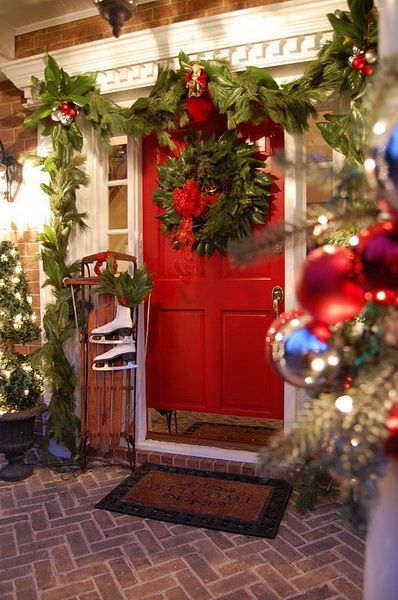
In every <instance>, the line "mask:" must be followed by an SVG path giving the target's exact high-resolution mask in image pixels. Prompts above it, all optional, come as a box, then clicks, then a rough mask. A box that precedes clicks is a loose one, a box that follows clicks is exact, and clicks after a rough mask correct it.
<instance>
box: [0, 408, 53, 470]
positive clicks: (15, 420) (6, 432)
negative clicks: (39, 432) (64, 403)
mask: <svg viewBox="0 0 398 600" xmlns="http://www.w3.org/2000/svg"><path fill="white" fill-rule="evenodd" d="M45 410H48V409H47V406H46V405H45V404H41V405H40V406H37V407H35V408H31V409H29V410H23V411H21V412H17V413H11V414H5V415H2V416H1V417H0V452H2V453H3V454H5V456H6V459H7V461H8V464H7V465H6V466H5V467H3V468H2V469H1V470H0V479H3V480H4V481H21V480H22V479H26V478H27V477H30V475H32V473H33V469H32V467H30V466H29V465H26V464H25V463H24V456H25V452H27V451H28V450H29V449H30V448H31V447H32V446H33V441H34V428H35V420H36V417H37V415H38V414H40V413H41V412H43V411H45Z"/></svg>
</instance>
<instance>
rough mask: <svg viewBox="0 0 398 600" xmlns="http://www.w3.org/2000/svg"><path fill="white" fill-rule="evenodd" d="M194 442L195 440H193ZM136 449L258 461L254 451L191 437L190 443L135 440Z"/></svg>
mask: <svg viewBox="0 0 398 600" xmlns="http://www.w3.org/2000/svg"><path fill="white" fill-rule="evenodd" d="M176 439H177V438H176ZM195 442H196V440H195ZM136 449H137V450H145V451H150V452H161V453H164V454H176V455H180V456H187V457H193V458H213V459H220V460H226V461H231V462H240V463H242V462H244V463H249V464H253V465H254V464H256V463H258V455H257V452H258V451H257V450H256V451H248V450H243V449H241V450H236V449H233V448H220V447H217V446H215V445H214V443H213V445H210V446H208V445H201V444H196V443H195V444H193V443H192V438H191V440H190V443H188V442H186V443H181V440H180V439H178V441H173V442H171V441H165V440H164V438H163V439H162V440H158V439H146V440H143V441H142V442H137V444H136Z"/></svg>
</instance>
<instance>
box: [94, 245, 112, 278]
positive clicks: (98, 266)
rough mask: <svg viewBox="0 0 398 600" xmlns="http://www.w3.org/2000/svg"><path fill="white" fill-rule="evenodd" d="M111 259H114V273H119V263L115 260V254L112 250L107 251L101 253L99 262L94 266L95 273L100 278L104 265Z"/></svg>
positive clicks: (98, 258) (98, 255)
mask: <svg viewBox="0 0 398 600" xmlns="http://www.w3.org/2000/svg"><path fill="white" fill-rule="evenodd" d="M110 258H112V259H113V271H114V273H116V272H117V262H116V260H115V258H114V253H113V252H112V250H107V251H106V252H99V253H98V254H97V262H96V263H95V265H94V273H95V274H96V275H98V277H99V276H100V275H101V267H102V265H103V264H104V262H107V261H108V259H110Z"/></svg>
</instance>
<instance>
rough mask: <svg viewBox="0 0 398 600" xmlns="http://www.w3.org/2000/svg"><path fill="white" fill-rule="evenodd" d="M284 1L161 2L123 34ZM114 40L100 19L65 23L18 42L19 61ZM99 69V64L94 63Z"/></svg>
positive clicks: (137, 15) (146, 7) (144, 8)
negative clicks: (83, 45) (104, 40)
mask: <svg viewBox="0 0 398 600" xmlns="http://www.w3.org/2000/svg"><path fill="white" fill-rule="evenodd" d="M283 1H284V0H157V1H156V2H150V3H148V4H142V5H140V6H137V8H136V9H135V12H134V15H133V17H132V18H131V19H130V21H128V23H127V24H126V25H125V26H124V27H123V28H122V34H123V33H131V32H134V31H140V30H142V29H148V28H154V27H160V26H161V25H169V24H171V23H177V22H180V21H188V20H189V19H197V18H200V17H208V16H210V15H217V14H222V13H225V12H230V11H234V10H240V9H244V8H251V7H254V6H264V5H267V4H277V3H279V2H283ZM111 36H112V32H111V28H110V26H109V24H108V23H107V22H106V21H104V20H103V19H102V18H101V17H100V16H94V17H89V18H88V19H81V20H79V21H74V22H73V23H65V24H63V25H58V26H56V27H49V28H47V29H42V30H40V31H32V32H31V33H25V34H23V35H19V36H17V37H16V39H15V53H16V54H15V55H16V58H25V57H27V56H32V55H33V54H40V53H41V52H52V51H54V50H60V49H61V48H68V47H70V46H76V45H78V44H84V43H86V42H94V41H96V40H101V39H104V38H108V37H111ZM93 68H95V60H94V61H93Z"/></svg>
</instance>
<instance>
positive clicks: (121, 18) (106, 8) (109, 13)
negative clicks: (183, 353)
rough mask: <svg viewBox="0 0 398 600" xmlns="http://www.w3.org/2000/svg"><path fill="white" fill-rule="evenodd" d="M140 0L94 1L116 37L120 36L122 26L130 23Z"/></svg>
mask: <svg viewBox="0 0 398 600" xmlns="http://www.w3.org/2000/svg"><path fill="white" fill-rule="evenodd" d="M137 2H138V0H94V4H95V5H96V7H97V8H98V10H99V13H100V15H101V17H102V18H103V19H105V20H106V21H108V23H109V24H110V25H111V27H112V32H113V35H114V36H115V37H117V38H118V37H119V36H120V31H121V28H122V25H123V24H124V23H125V22H126V21H128V20H129V19H130V17H131V15H132V14H133V10H134V7H135V5H136V4H137Z"/></svg>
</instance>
